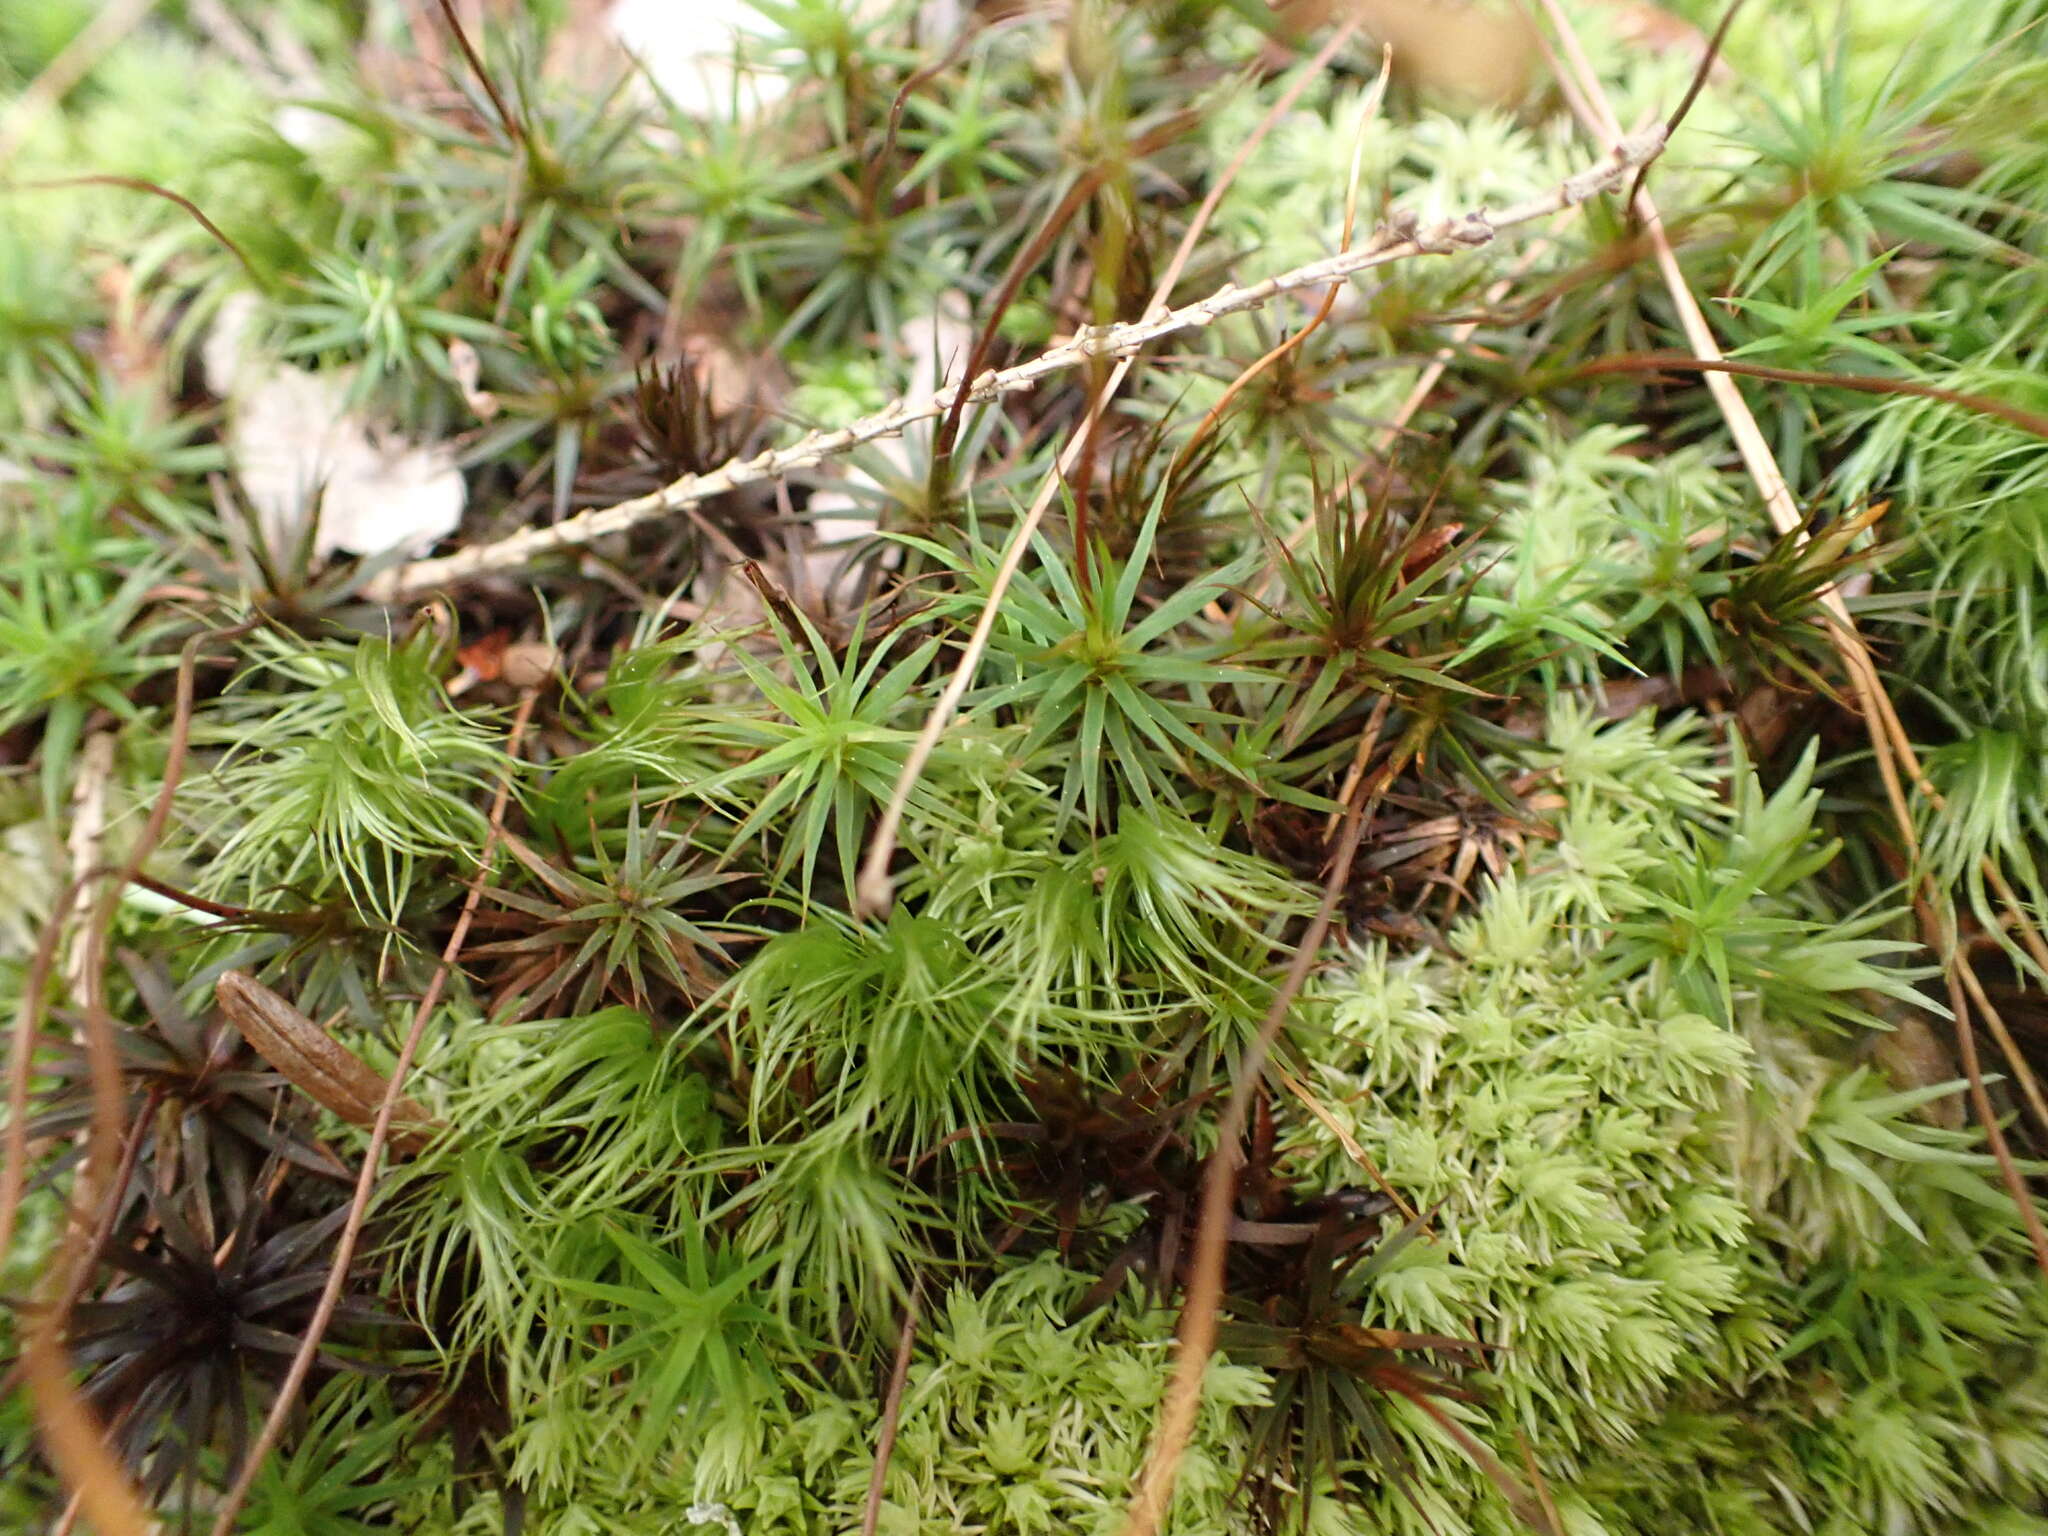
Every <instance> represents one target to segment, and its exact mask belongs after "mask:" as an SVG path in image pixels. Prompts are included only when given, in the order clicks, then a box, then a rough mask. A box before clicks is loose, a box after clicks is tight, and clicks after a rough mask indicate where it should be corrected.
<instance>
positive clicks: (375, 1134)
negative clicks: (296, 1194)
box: [213, 690, 539, 1536]
mask: <svg viewBox="0 0 2048 1536" xmlns="http://www.w3.org/2000/svg"><path fill="white" fill-rule="evenodd" d="M538 698H539V695H538V694H537V693H535V692H534V691H532V690H528V691H527V692H526V693H525V694H523V695H521V697H520V700H519V708H518V709H517V710H516V711H515V712H514V713H513V716H512V725H511V729H510V730H509V732H508V733H507V735H508V740H507V744H506V751H507V752H508V754H512V755H516V754H517V753H518V751H519V744H520V742H521V740H522V739H524V737H525V735H526V724H527V721H529V720H530V719H532V717H533V706H534V703H535V701H536V700H537V699H538ZM511 796H512V776H511V774H510V773H509V772H507V773H506V774H505V775H504V776H503V777H501V778H500V779H499V780H498V789H497V793H496V795H495V796H494V797H493V799H492V801H491V820H490V831H489V832H488V833H486V834H485V837H484V845H483V847H482V849H481V850H479V852H478V854H477V868H476V873H475V874H474V875H472V876H471V877H470V881H469V894H468V895H467V896H466V897H464V898H463V902H462V911H461V912H460V914H458V915H457V917H456V919H455V929H454V931H453V932H452V933H450V934H449V935H448V942H447V944H446V945H445V946H443V948H442V950H441V960H440V964H438V965H437V966H435V968H434V975H433V978H432V979H431V980H430V981H429V982H428V983H427V989H426V991H425V992H424V993H422V994H421V996H420V1000H419V1005H418V1007H416V1008H415V1009H414V1010H413V1015H412V1026H411V1027H410V1028H409V1029H407V1030H406V1033H405V1042H404V1044H402V1045H401V1046H400V1047H399V1049H398V1059H397V1061H395V1062H393V1063H392V1066H391V1078H390V1080H389V1082H387V1083H386V1084H385V1088H384V1098H383V1102H381V1103H380V1104H379V1105H378V1106H377V1122H376V1124H375V1125H373V1126H372V1127H371V1128H370V1144H369V1146H367V1147H365V1148H364V1149H363V1169H362V1172H361V1173H360V1174H359V1175H357V1177H356V1189H355V1195H354V1197H353V1198H352V1199H351V1200H350V1201H349V1206H348V1215H347V1217H346V1218H345V1219H344V1220H343V1222H342V1228H341V1233H340V1235H339V1236H338V1237H337V1238H336V1239H335V1244H334V1258H333V1261H332V1262H331V1263H330V1264H329V1265H328V1268H327V1283H326V1285H325V1286H323V1287H322V1288H321V1291H320V1300H319V1302H318V1303H317V1304H316V1305H315V1306H314V1308H313V1316H312V1318H311V1320H310V1321H308V1322H307V1324H306V1336H305V1337H304V1338H303V1339H301V1340H300V1341H299V1350H298V1353H297V1354H295V1355H293V1356H292V1363H291V1368H290V1369H289V1370H287V1371H286V1372H285V1378H284V1381H283V1382H282V1383H281V1384H280V1385H279V1387H278V1389H277V1397H276V1399H275V1401H273V1402H272V1403H271V1405H270V1412H269V1413H268V1414H267V1415H266V1416H265V1417H264V1420H263V1428H262V1430H261V1432H260V1433H258V1435H257V1436H256V1441H255V1444H253V1445H251V1446H250V1447H249V1453H248V1455H247V1456H245V1457H244V1458H243V1459H242V1465H241V1468H240V1470H239V1471H238V1472H237V1473H236V1475H235V1482H234V1486H233V1487H231V1488H230V1489H228V1491H227V1493H226V1495H225V1496H223V1498H222V1499H221V1503H220V1509H219V1512H218V1513H217V1514H216V1516H215V1518H214V1523H213V1536H233V1532H234V1529H235V1519H236V1517H237V1516H238V1515H240V1514H241V1512H242V1506H243V1504H245V1503H246V1502H248V1498H249V1490H250V1489H251V1488H252V1487H254V1486H255V1482H256V1474H257V1473H258V1472H259V1471H260V1470H261V1469H262V1466H263V1462H264V1460H265V1458H267V1457H268V1456H269V1455H270V1453H271V1451H272V1450H274V1449H275V1448H276V1446H277V1442H278V1439H279V1438H280V1437H281V1436H282V1435H283V1434H284V1425H285V1420H286V1419H288V1418H289V1417H290V1416H291V1411H292V1404H293V1403H294V1402H295V1401H296V1400H297V1398H298V1395H299V1389H300V1388H301V1387H303V1386H304V1385H305V1383H306V1376H307V1373H308V1372H310V1371H311V1370H312V1369H313V1360H314V1357H315V1356H316V1355H318V1354H319V1352H320V1341H321V1340H322V1339H324V1338H325V1337H326V1336H327V1328H328V1325H329V1324H330V1323H332V1322H333V1321H334V1311H335V1308H336V1307H337V1306H339V1305H340V1303H341V1292H342V1287H343V1286H345V1285H346V1284H347V1283H348V1271H349V1266H350V1265H351V1264H352V1263H353V1262H354V1260H355V1253H356V1243H357V1241H358V1240H359V1239H360V1238H361V1237H362V1233H363V1223H364V1221H365V1220H367V1219H368V1217H369V1214H370V1199H371V1197H372V1196H373V1195H374V1194H375V1193H376V1189H377V1174H378V1171H379V1168H380V1166H381V1165H382V1163H383V1159H384V1149H385V1147H386V1146H388V1145H389V1144H390V1142H391V1133H392V1128H393V1122H394V1121H395V1120H396V1118H397V1115H398V1108H399V1101H400V1099H401V1098H402V1097H403V1094H404V1089H405V1076H406V1074H407V1073H408V1072H410V1071H411V1070H412V1060H413V1057H414V1056H415V1055H416V1054H417V1053H418V1051H419V1047H420V1040H421V1039H422V1038H423V1037H424V1036H425V1034H426V1032H427V1019H428V1018H429V1016H431V1015H432V1013H433V1011H434V1008H435V1006H436V1005H437V1004H438V1003H439V1002H440V1001H441V992H442V989H443V988H444V987H446V986H447V984H448V977H449V975H450V974H451V973H452V972H453V971H454V969H455V962H456V960H457V959H458V958H459V957H460V956H461V954H462V946H463V943H464V941H465V940H467V939H468V937H469V928H470V924H471V923H472V922H473V921H474V920H475V918H476V909H477V904H478V903H479V902H480V901H481V900H482V899H483V891H484V880H485V877H486V875H487V873H488V871H489V869H490V863H491V855H492V853H493V852H495V851H496V849H497V846H498V841H499V839H500V838H501V837H502V836H503V835H504V831H505V806H506V803H507V802H508V801H509V800H510V799H511Z"/></svg>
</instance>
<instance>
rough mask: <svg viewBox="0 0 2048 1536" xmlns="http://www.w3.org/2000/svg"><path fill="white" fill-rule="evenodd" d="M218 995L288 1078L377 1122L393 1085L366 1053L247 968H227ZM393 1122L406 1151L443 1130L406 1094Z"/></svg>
mask: <svg viewBox="0 0 2048 1536" xmlns="http://www.w3.org/2000/svg"><path fill="white" fill-rule="evenodd" d="M214 995H215V996H216V997H218V998H219V999H220V1006H221V1012H222V1013H224V1014H225V1015H226V1016H227V1021H228V1022H229V1023H230V1024H232V1025H233V1026H234V1027H235V1029H236V1031H237V1032H239V1033H240V1035H241V1037H242V1038H243V1039H244V1040H246V1041H248V1042H249V1044H250V1045H251V1046H252V1047H254V1048H255V1051H256V1054H257V1055H259V1056H261V1057H262V1058H263V1059H264V1060H265V1061H267V1062H269V1063H270V1065H271V1066H272V1067H274V1068H276V1069H277V1071H278V1072H279V1073H280V1074H281V1075H282V1076H283V1077H284V1079H285V1081H287V1082H289V1083H290V1084H291V1085H292V1086H293V1087H295V1088H297V1089H298V1090H299V1091H300V1092H301V1093H304V1094H305V1095H306V1096H307V1097H308V1098H310V1099H312V1100H313V1101H314V1102H315V1103H317V1104H319V1105H320V1106H321V1107H322V1108H324V1109H328V1110H331V1111H333V1112H334V1113H335V1114H336V1115H338V1116H340V1117H341V1118H342V1119H343V1120H346V1121H347V1122H348V1123H349V1124H350V1125H359V1126H362V1127H364V1128H365V1129H367V1128H368V1127H370V1126H372V1125H374V1124H376V1121H377V1111H378V1109H379V1108H380V1107H381V1106H382V1105H383V1102H384V1095H385V1094H386V1093H387V1092H389V1091H390V1087H391V1085H390V1083H389V1082H388V1081H387V1080H386V1079H385V1078H384V1076H383V1075H382V1074H381V1073H379V1072H378V1071H377V1070H376V1069H375V1068H374V1067H372V1066H370V1065H369V1063H367V1062H365V1061H364V1060H363V1059H362V1057H360V1056H358V1055H356V1053H355V1052H354V1051H352V1050H350V1049H349V1048H348V1047H347V1046H345V1045H343V1044H342V1043H341V1042H340V1041H338V1040H336V1039H335V1038H334V1037H333V1036H332V1035H330V1034H328V1033H327V1031H326V1030H324V1029H322V1028H321V1027H320V1026H319V1025H318V1024H316V1023H314V1022H313V1020H311V1019H309V1018H307V1017H306V1016H305V1015H304V1014H303V1013H301V1012H299V1010H298V1009H296V1008H294V1007H293V1006H292V1005H291V1004H290V1003H288V1002H286V1001H285V1000H284V999H283V998H282V997H280V996H279V995H278V994H277V993H275V992H273V991H271V990H270V988H268V987H266V986H264V985H263V983H262V982H260V981H258V980H256V978H255V977H253V976H250V975H247V974H246V973H244V972H242V971H223V972H222V973H221V978H220V980H219V981H218V982H216V983H215V984H214ZM391 1124H392V1132H391V1144H392V1145H393V1146H394V1147H396V1148H398V1149H399V1150H400V1151H402V1152H418V1151H420V1150H422V1149H423V1148H424V1147H425V1146H426V1145H427V1143H428V1142H429V1141H430V1140H431V1139H432V1138H433V1134H434V1132H435V1131H436V1130H438V1129H439V1126H438V1125H437V1123H436V1122H435V1120H434V1118H433V1116H431V1115H429V1114H428V1113H427V1111H426V1110H425V1109H424V1108H423V1107H422V1106H421V1105H420V1104H419V1103H418V1101H416V1100H414V1099H411V1098H408V1097H405V1096H403V1095H401V1096H400V1098H399V1100H398V1103H397V1105H396V1106H395V1107H394V1109H393V1111H392V1117H391Z"/></svg>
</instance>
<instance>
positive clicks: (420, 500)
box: [201, 294, 468, 563]
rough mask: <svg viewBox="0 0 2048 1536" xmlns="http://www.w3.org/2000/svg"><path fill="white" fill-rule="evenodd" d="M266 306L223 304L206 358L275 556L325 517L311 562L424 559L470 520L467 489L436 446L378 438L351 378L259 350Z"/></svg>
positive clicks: (230, 444)
mask: <svg viewBox="0 0 2048 1536" xmlns="http://www.w3.org/2000/svg"><path fill="white" fill-rule="evenodd" d="M256 318H257V308H256V300H255V299H254V298H253V297H252V296H250V295H246V294H237V295H235V296H234V297H232V298H230V299H229V300H228V301H227V302H226V303H225V304H223V305H222V306H221V312H220V315H219V317H218V318H217V319H216V321H215V322H214V327H213V330H212V331H211V332H210V333H209V334H208V336H207V338H206V343H205V345H204V347H203V348H202V350H201V361H202V363H203V366H204V369H205V374H206V382H207V387H208V388H209V389H211V390H212V391H213V393H215V394H216V395H219V396H220V397H221V398H222V399H223V400H225V401H226V402H227V426H226V429H225V431H224V432H223V433H222V437H223V439H224V442H225V445H226V448H227V454H228V462H229V464H230V465H231V466H232V467H233V469H234V471H235V478H236V480H237V482H238V483H239V484H240V486H241V488H242V494H243V495H244V496H245V497H246V498H247V500H248V502H249V505H250V507H251V508H252V509H253V510H254V512H255V514H256V522H257V527H258V528H259V529H260V530H261V533H262V537H263V540H264V542H265V544H266V545H267V546H268V547H269V550H270V552H271V554H272V556H273V557H274V558H276V559H277V560H278V561H279V562H280V563H283V562H284V561H285V560H286V558H287V557H288V556H289V555H290V553H291V552H292V551H293V550H294V549H296V548H297V547H298V543H299V540H300V538H301V537H302V536H303V534H304V531H305V524H306V519H307V518H308V517H317V518H318V524H317V526H316V529H315V532H314V538H313V558H314V560H315V561H316V562H319V561H324V560H326V559H328V558H330V557H331V556H333V555H334V554H336V553H337V552H340V551H344V550H346V551H348V552H350V553H352V554H358V555H382V554H387V553H390V552H391V551H394V550H396V551H401V552H403V553H405V554H407V555H422V554H425V553H426V552H427V551H428V550H429V549H431V548H432V547H433V546H434V545H435V544H437V543H439V542H440V541H441V540H442V539H444V538H446V537H447V536H448V535H449V534H451V533H453V532H454V531H455V528H456V526H457V525H458V524H459V523H460V522H461V521H462V509H463V505H464V503H465V502H466V500H467V498H468V489H467V487H466V486H465V484H464V483H463V479H462V471H461V470H460V469H458V468H457V467H456V463H455V456H454V454H453V453H451V452H450V451H449V450H448V449H446V448H444V447H442V446H440V445H438V444H419V443H411V442H407V441H406V440H404V439H403V438H400V437H398V436H397V435H396V434H394V433H391V432H387V431H383V430H380V429H379V428H377V427H376V426H375V425H374V424H372V423H371V422H369V421H367V420H366V419H365V418H364V417H363V415H362V414H361V413H360V412H359V411H357V410H356V409H355V408H354V407H353V406H351V404H350V403H349V391H350V387H351V385H352V383H353V379H354V375H353V372H352V371H351V370H348V369H334V370H331V371H328V372H324V373H314V372H311V371H309V370H307V369H304V368H299V367H295V366H294V365H292V364H290V363H287V362H284V361H283V360H281V359H279V358H276V357H273V356H270V355H268V354H267V353H265V352H264V350H263V349H262V348H261V347H260V346H259V345H258V344H257V343H256V342H255V341H254V331H255V324H256Z"/></svg>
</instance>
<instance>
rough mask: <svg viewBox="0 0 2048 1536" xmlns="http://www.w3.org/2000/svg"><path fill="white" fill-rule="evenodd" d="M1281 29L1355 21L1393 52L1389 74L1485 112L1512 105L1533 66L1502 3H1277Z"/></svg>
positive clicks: (1515, 18) (1528, 40)
mask: <svg viewBox="0 0 2048 1536" xmlns="http://www.w3.org/2000/svg"><path fill="white" fill-rule="evenodd" d="M1274 14H1275V16H1276V17H1277V18H1278V20H1279V21H1280V24H1281V25H1282V26H1283V27H1285V28H1286V29H1287V30H1288V31H1289V32H1291V33H1293V34H1294V35H1295V36H1297V37H1305V36H1307V35H1308V34H1309V33H1311V32H1320V31H1322V30H1323V29H1324V28H1325V27H1327V26H1330V25H1333V24H1337V23H1340V22H1343V21H1346V20H1349V19H1350V18H1351V17H1354V16H1355V17H1357V18H1358V20H1359V23H1360V25H1361V27H1362V28H1363V30H1364V31H1365V33H1366V34H1367V35H1368V36H1369V37H1371V38H1372V39H1373V40H1374V41H1376V42H1380V43H1385V44H1387V45H1388V46H1389V47H1391V48H1392V49H1393V50H1394V73H1395V75H1396V76H1397V77H1400V78H1402V79H1405V80H1407V81H1408V82H1409V83H1410V84H1412V85H1415V86H1417V87H1419V88H1421V89H1422V90H1424V91H1430V92H1439V93H1442V94H1444V95H1449V96H1458V97H1463V98H1465V99H1467V100H1471V101H1480V102H1485V103H1487V104H1488V105H1492V106H1508V105H1511V104H1512V103H1514V102H1516V101H1519V100H1520V99H1521V98H1522V95H1523V93H1524V92H1525V91H1527V90H1528V88H1529V82H1530V80H1531V78H1532V76H1533V72H1534V69H1535V64H1536V58H1537V54H1536V30H1535V27H1534V25H1533V24H1532V23H1531V22H1530V20H1529V18H1528V16H1527V15H1526V14H1525V13H1523V12H1522V11H1521V10H1519V9H1514V8H1510V7H1508V6H1506V5H1495V4H1479V3H1476V0H1282V3H1281V4H1279V5H1276V6H1275V7H1274Z"/></svg>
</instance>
